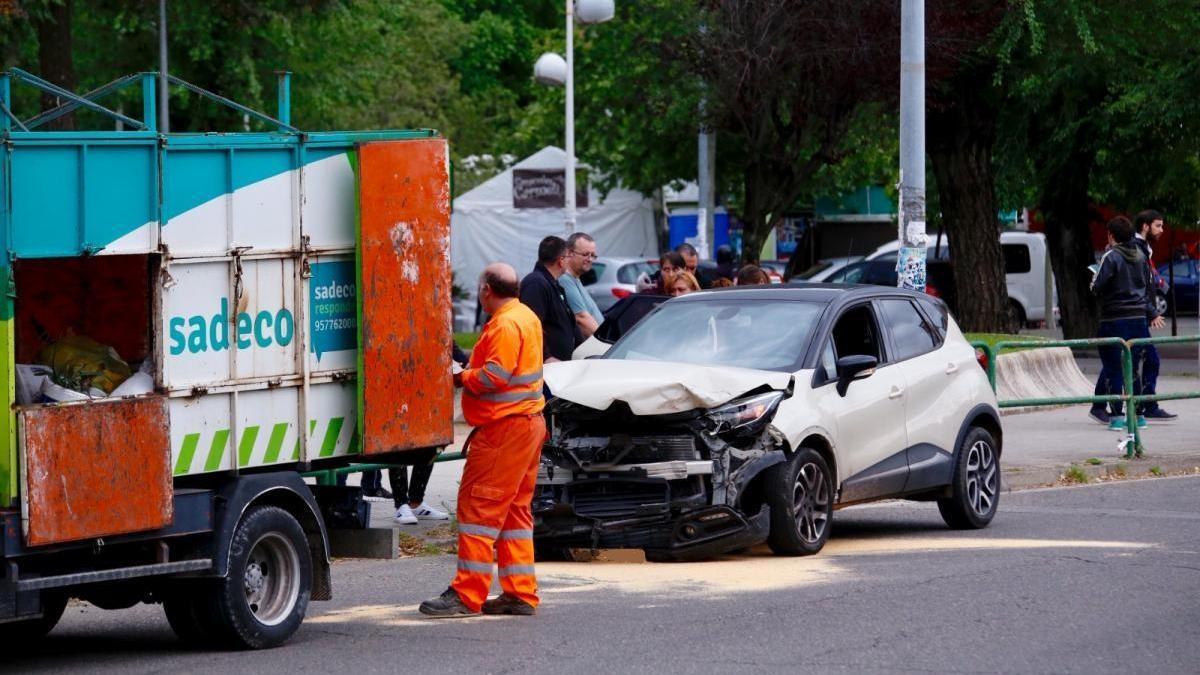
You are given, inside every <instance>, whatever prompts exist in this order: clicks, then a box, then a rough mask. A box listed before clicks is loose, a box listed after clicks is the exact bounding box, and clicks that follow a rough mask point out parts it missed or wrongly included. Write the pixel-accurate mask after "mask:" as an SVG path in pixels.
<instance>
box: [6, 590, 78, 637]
mask: <svg viewBox="0 0 1200 675" xmlns="http://www.w3.org/2000/svg"><path fill="white" fill-rule="evenodd" d="M66 610H67V596H66V595H63V594H61V593H54V592H50V591H43V592H42V616H41V617H39V618H37V619H28V620H26V621H16V622H13V623H6V624H4V625H3V626H0V632H3V633H4V639H5V641H6V643H7V644H11V645H13V646H15V647H17V648H18V649H20V648H21V647H22V646H25V645H29V644H31V643H34V642H37V641H39V640H41V639H42V638H44V637H46V634H47V633H49V632H50V631H52V630H54V627H55V626H57V625H58V621H59V619H61V618H62V615H63V612H65V611H66Z"/></svg>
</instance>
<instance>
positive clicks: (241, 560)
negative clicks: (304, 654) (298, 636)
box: [196, 506, 313, 649]
mask: <svg viewBox="0 0 1200 675" xmlns="http://www.w3.org/2000/svg"><path fill="white" fill-rule="evenodd" d="M312 578H313V570H312V555H311V553H310V551H309V548H308V538H307V537H306V536H305V534H304V530H303V528H301V527H300V523H299V522H297V521H296V518H295V517H294V516H292V514H290V513H288V512H287V511H285V510H283V509H281V508H279V507H276V506H258V507H255V508H253V509H251V510H249V511H247V512H246V514H245V515H244V516H243V517H242V520H241V522H240V523H238V526H237V529H236V530H235V531H234V534H233V540H232V541H231V542H230V545H229V574H228V576H226V577H225V578H224V579H221V580H220V581H219V582H217V583H216V584H215V585H214V587H213V588H212V593H211V594H209V595H208V597H207V602H205V601H204V600H200V601H198V602H200V603H201V604H200V605H198V607H197V610H196V612H197V615H198V616H199V617H200V618H201V623H202V624H203V623H208V622H209V621H210V620H211V622H212V628H213V631H214V633H215V634H214V636H213V637H214V638H215V642H216V643H217V644H219V645H221V646H228V647H232V648H235V649H269V648H271V647H276V646H278V645H281V644H283V643H284V642H286V641H287V639H288V638H290V637H291V636H292V634H293V633H295V632H296V629H298V628H299V627H300V624H301V622H303V621H304V615H305V613H306V612H307V610H308V601H309V597H310V595H311V593H312Z"/></svg>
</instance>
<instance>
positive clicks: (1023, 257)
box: [1001, 244, 1033, 274]
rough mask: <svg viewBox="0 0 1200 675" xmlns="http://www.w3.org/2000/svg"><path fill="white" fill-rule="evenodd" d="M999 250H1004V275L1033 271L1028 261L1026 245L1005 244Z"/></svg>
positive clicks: (1027, 247) (1031, 264)
mask: <svg viewBox="0 0 1200 675" xmlns="http://www.w3.org/2000/svg"><path fill="white" fill-rule="evenodd" d="M1001 248H1002V249H1003V250H1004V273H1005V274H1025V273H1027V272H1029V271H1030V270H1032V269H1033V263H1032V262H1031V261H1030V259H1029V246H1028V245H1026V244H1005V245H1004V246H1003V247H1001Z"/></svg>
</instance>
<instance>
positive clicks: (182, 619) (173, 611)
mask: <svg viewBox="0 0 1200 675" xmlns="http://www.w3.org/2000/svg"><path fill="white" fill-rule="evenodd" d="M212 592H213V589H212V586H211V585H201V584H198V583H189V584H178V585H177V587H176V588H174V589H172V590H171V592H170V594H169V595H168V596H167V597H166V598H165V599H163V603H162V604H163V613H164V614H166V615H167V623H169V624H171V630H173V631H175V635H176V636H178V637H179V639H180V640H182V641H183V642H184V643H186V644H188V645H190V646H192V647H209V646H212V645H213V642H214V632H215V631H214V629H213V619H212V617H211V616H210V615H209V613H208V605H207V598H208V597H209V596H210V595H211V594H212Z"/></svg>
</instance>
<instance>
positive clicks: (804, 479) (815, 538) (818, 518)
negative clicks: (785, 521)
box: [792, 462, 830, 544]
mask: <svg viewBox="0 0 1200 675" xmlns="http://www.w3.org/2000/svg"><path fill="white" fill-rule="evenodd" d="M829 499H830V494H829V484H828V481H826V480H825V472H824V471H822V470H821V467H819V466H817V465H816V464H814V463H813V462H809V463H807V464H805V465H804V466H802V467H800V471H799V472H798V473H797V474H796V484H795V486H794V487H793V490H792V504H793V505H794V507H795V509H794V512H795V514H796V531H797V532H798V533H799V534H800V538H801V539H803V540H804V541H805V542H807V543H809V544H815V543H817V542H819V541H820V540H821V538H822V537H823V536H824V535H825V528H826V527H828V526H829Z"/></svg>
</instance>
